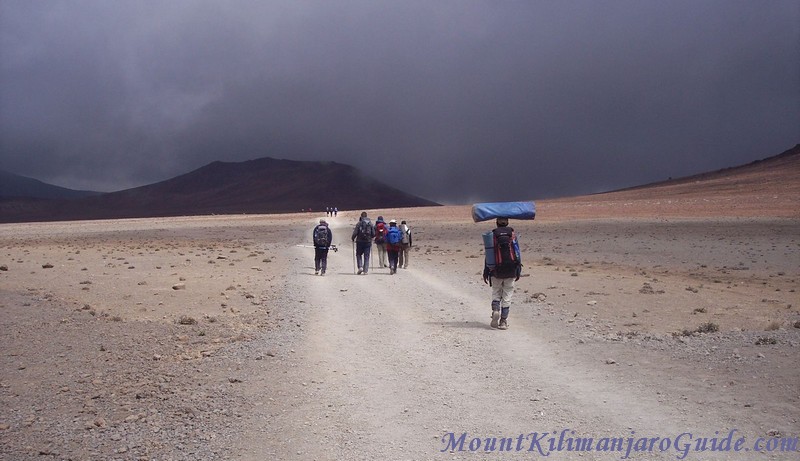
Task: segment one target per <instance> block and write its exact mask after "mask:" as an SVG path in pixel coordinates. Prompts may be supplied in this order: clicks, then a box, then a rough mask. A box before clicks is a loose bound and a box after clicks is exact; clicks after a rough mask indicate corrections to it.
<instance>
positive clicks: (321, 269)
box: [319, 248, 328, 275]
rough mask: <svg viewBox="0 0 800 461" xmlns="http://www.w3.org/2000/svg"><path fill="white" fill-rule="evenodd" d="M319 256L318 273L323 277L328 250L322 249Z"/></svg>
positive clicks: (326, 265)
mask: <svg viewBox="0 0 800 461" xmlns="http://www.w3.org/2000/svg"><path fill="white" fill-rule="evenodd" d="M321 253H322V254H321V255H320V265H319V273H320V274H322V275H325V271H326V270H328V249H327V248H326V249H324V250H322V251H321Z"/></svg>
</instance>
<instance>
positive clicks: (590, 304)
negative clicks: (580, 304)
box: [586, 300, 597, 306]
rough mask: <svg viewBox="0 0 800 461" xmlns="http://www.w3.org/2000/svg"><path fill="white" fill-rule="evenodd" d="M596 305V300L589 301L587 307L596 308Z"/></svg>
mask: <svg viewBox="0 0 800 461" xmlns="http://www.w3.org/2000/svg"><path fill="white" fill-rule="evenodd" d="M596 304H597V301H594V300H592V301H589V302H588V303H586V305H587V306H594V305H596Z"/></svg>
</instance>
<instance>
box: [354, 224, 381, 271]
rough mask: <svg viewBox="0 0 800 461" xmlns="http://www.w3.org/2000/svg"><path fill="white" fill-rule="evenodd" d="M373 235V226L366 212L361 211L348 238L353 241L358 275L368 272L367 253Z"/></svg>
mask: <svg viewBox="0 0 800 461" xmlns="http://www.w3.org/2000/svg"><path fill="white" fill-rule="evenodd" d="M373 237H375V228H374V227H373V226H372V222H371V221H370V220H369V218H368V217H367V212H366V211H362V212H361V218H360V219H359V220H358V223H357V224H356V227H355V228H354V229H353V235H352V237H351V238H350V240H352V241H353V242H355V251H356V263H357V264H358V275H361V274H364V275H367V273H368V272H369V254H370V251H371V250H372V239H373Z"/></svg>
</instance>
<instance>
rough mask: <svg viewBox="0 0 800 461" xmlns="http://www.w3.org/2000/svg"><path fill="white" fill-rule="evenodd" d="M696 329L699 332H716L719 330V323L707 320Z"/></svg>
mask: <svg viewBox="0 0 800 461" xmlns="http://www.w3.org/2000/svg"><path fill="white" fill-rule="evenodd" d="M695 331H696V332H698V333H714V332H716V331H719V325H717V324H716V323H714V322H706V323H704V324H702V325H700V326H699V327H697V330H695Z"/></svg>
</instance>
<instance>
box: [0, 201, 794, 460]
mask: <svg viewBox="0 0 800 461" xmlns="http://www.w3.org/2000/svg"><path fill="white" fill-rule="evenodd" d="M715 200H716V199H715ZM626 203H630V205H627V206H626V208H625V217H622V215H623V214H622V213H620V212H618V211H617V212H612V211H610V210H619V209H620V208H621V206H614V205H612V204H610V201H608V200H606V201H598V199H593V198H592V199H586V200H583V201H578V200H572V201H569V200H562V201H549V202H542V203H540V204H539V217H537V220H536V221H533V222H512V225H513V226H514V227H515V228H516V230H517V231H518V233H519V234H521V243H522V251H523V258H524V262H525V269H524V276H523V278H522V279H520V281H519V282H518V287H517V291H516V294H515V299H514V305H513V308H512V312H511V317H510V322H509V323H510V329H509V330H507V331H498V330H493V329H491V328H489V314H490V307H489V301H490V299H489V298H490V290H489V288H488V287H487V286H486V285H484V283H483V281H482V280H481V276H480V272H481V269H482V264H483V259H482V258H483V255H482V248H481V240H480V234H481V233H482V232H484V231H486V230H489V229H490V228H491V223H482V224H475V223H472V222H471V220H470V217H469V208H468V207H443V208H420V209H401V210H370V216H372V217H373V218H374V217H375V216H377V215H378V214H382V215H383V216H384V217H385V218H387V219H389V218H397V219H407V220H408V222H409V224H410V225H411V227H412V229H413V231H414V239H415V240H414V242H415V246H414V248H413V252H412V256H411V264H410V267H409V269H407V270H400V271H399V273H398V274H396V275H394V276H390V275H389V274H388V269H383V268H375V269H374V270H373V271H372V273H371V274H370V275H368V276H366V277H365V276H356V275H354V274H353V254H352V247H351V245H350V242H349V235H350V230H351V228H352V226H353V225H354V223H355V221H356V217H357V213H356V212H347V213H340V214H339V216H338V217H336V218H331V219H330V220H329V221H330V222H331V224H332V227H333V231H334V241H335V243H338V244H339V246H340V250H339V251H338V252H336V253H333V252H332V253H331V254H330V258H329V269H328V275H326V276H325V277H319V276H314V274H313V249H311V248H309V247H307V245H309V244H310V239H311V229H312V227H313V225H314V224H315V222H316V220H317V219H319V217H320V216H318V215H311V214H295V215H280V216H266V215H265V216H211V217H196V218H175V219H172V218H171V219H141V220H118V221H94V222H77V223H39V224H9V225H2V226H0V266H1V267H0V269H2V270H0V312H2V315H0V333H1V335H0V350H1V351H2V353H0V376H1V378H0V458H2V459H8V460H12V459H13V460H26V459H37V460H39V459H124V460H127V459H133V460H151V459H152V460H184V459H185V460H194V459H236V460H269V459H280V460H294V459H297V460H313V459H320V460H343V459H346V460H369V459H391V460H435V459H447V460H453V459H535V458H539V457H544V456H543V453H541V452H539V451H538V449H537V450H535V451H533V452H529V451H527V450H528V448H529V447H530V445H531V438H530V436H528V434H530V433H536V434H537V435H536V436H533V437H534V438H535V437H543V438H542V439H541V446H542V447H543V450H544V451H545V452H547V451H549V450H548V443H550V442H549V440H550V438H552V437H555V440H554V441H553V443H554V444H555V446H556V447H557V443H558V437H559V435H560V434H562V431H564V430H567V432H566V433H565V437H566V438H567V439H569V438H570V437H572V438H573V439H575V438H587V437H592V438H593V439H594V440H595V441H599V440H600V439H603V438H623V439H625V440H627V439H628V438H633V439H634V440H638V439H639V438H640V437H647V438H652V437H660V438H661V439H664V438H670V439H671V440H672V441H674V439H675V438H676V437H677V436H679V435H680V434H682V433H691V434H692V441H691V443H692V446H693V447H692V448H693V450H692V451H689V452H688V453H686V457H685V459H690V460H692V459H696V460H701V459H742V460H745V459H753V456H754V455H753V454H752V451H748V452H745V451H742V452H739V453H731V452H711V451H705V452H696V451H694V448H695V447H694V445H695V444H696V443H697V439H698V438H700V437H709V438H713V437H718V438H723V437H725V436H726V435H728V434H729V432H730V431H731V430H734V429H735V430H736V431H737V432H736V433H735V434H736V435H735V438H738V437H744V438H745V439H746V441H745V442H744V445H743V446H742V447H743V449H744V447H746V448H748V449H749V450H752V449H753V446H754V444H755V443H756V442H757V439H758V438H759V437H763V438H765V440H764V441H763V442H762V444H766V440H775V441H776V442H772V443H774V444H778V443H779V441H780V440H781V439H785V438H790V437H798V432H799V431H800V371H799V370H798V359H797V357H798V352H799V351H798V348H800V313H799V312H798V306H800V297H799V296H798V294H797V292H796V287H797V285H798V283H797V280H798V278H800V270H799V269H798V267H800V265H799V264H798V262H800V219H798V217H797V215H796V210H797V209H796V208H795V209H793V210H789V212H787V211H786V207H783V208H781V210H782V212H781V213H771V212H769V210H767V211H764V212H762V213H761V214H760V215H759V214H758V213H755V212H752V210H751V211H748V212H747V213H741V214H740V215H737V210H735V209H733V210H732V209H731V208H730V207H729V208H728V212H727V213H721V212H719V209H720V206H721V205H720V203H722V202H719V201H717V202H715V205H714V206H713V208H714V210H715V211H714V212H710V211H709V210H705V211H703V210H700V209H698V210H694V211H692V212H686V210H687V209H689V208H691V207H682V208H681V209H682V210H683V212H682V213H672V212H667V211H663V210H664V208H663V207H662V208H659V207H658V206H656V205H655V203H654V202H651V201H648V202H647V203H645V202H644V201H638V202H626ZM665 205H666V204H665ZM634 208H635V210H634ZM645 208H646V209H645ZM598 210H605V211H598ZM631 210H634V211H633V212H632V211H631ZM662 211H663V212H662ZM787 213H788V215H787ZM793 213H794V214H793ZM737 216H739V217H737ZM742 216H745V217H742ZM698 330H699V331H698ZM706 330H717V331H706ZM571 431H574V432H571ZM465 433H466V434H467V435H466V437H465V439H464V440H465V441H466V443H465V444H464V450H463V451H459V450H452V448H453V447H452V446H449V445H448V440H449V439H448V437H450V436H449V434H453V437H455V438H458V437H460V436H461V435H462V434H465ZM543 433H547V434H548V435H547V436H543V435H542V434H543ZM715 434H716V435H715ZM520 435H523V436H528V438H525V439H524V442H522V443H521V445H520V446H521V447H522V449H521V450H520V451H517V450H516V448H517V438H518V437H519V436H520ZM492 437H501V438H502V437H505V438H513V440H514V445H513V448H514V449H513V450H510V451H509V450H506V451H503V452H498V451H494V452H486V451H485V450H484V447H485V442H486V439H487V438H492ZM476 438H477V439H480V440H479V441H481V445H480V447H479V448H478V450H477V451H478V452H477V453H472V452H470V450H469V446H470V442H473V443H475V442H474V441H473V439H476ZM682 440H683V441H687V440H688V437H687V436H684V437H683V439H682ZM658 446H659V445H658V443H656V444H655V447H656V449H655V450H654V451H652V452H647V453H635V452H634V453H631V454H630V456H629V458H630V459H647V460H649V459H676V457H679V456H681V452H680V451H676V450H675V449H668V450H665V451H663V452H661V451H659V450H658ZM709 446H710V445H709ZM776 446H778V445H776ZM566 447H567V445H566V444H565V445H563V449H562V450H561V451H558V450H553V452H552V453H550V456H549V457H548V458H549V459H556V460H558V459H564V460H566V459H577V458H580V459H603V460H606V459H625V458H624V457H625V452H624V451H622V452H619V451H594V450H593V451H585V452H581V453H576V452H574V451H568V450H567V448H566ZM573 448H574V447H573ZM756 456H757V459H796V458H797V453H796V452H795V453H786V452H781V451H779V450H778V449H775V450H773V451H772V452H770V453H765V454H758V455H756Z"/></svg>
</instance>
